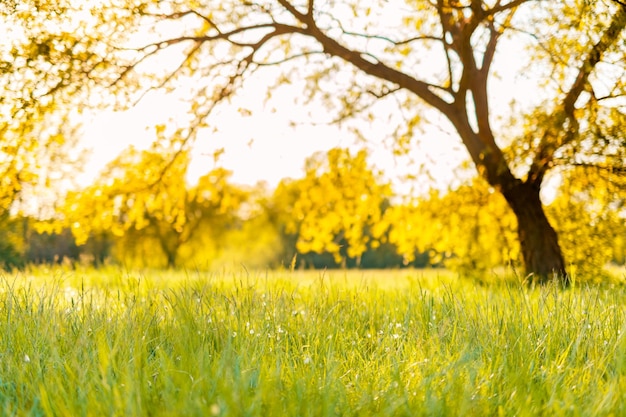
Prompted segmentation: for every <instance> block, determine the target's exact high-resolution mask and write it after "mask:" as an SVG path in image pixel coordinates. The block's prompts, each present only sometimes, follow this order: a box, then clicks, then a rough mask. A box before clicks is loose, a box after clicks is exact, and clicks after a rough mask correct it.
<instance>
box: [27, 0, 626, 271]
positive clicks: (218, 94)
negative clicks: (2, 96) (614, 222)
mask: <svg viewBox="0 0 626 417" xmlns="http://www.w3.org/2000/svg"><path fill="white" fill-rule="evenodd" d="M43 4H45V3H43ZM81 7H83V8H90V10H89V12H90V13H88V12H86V11H82V13H78V14H76V15H77V16H80V17H81V18H82V19H83V25H84V26H81V27H80V30H77V31H75V33H71V32H70V33H69V34H68V33H67V31H65V30H60V29H48V28H47V26H42V28H43V29H41V30H40V31H41V32H42V33H45V35H46V36H45V37H44V38H43V39H37V40H36V42H33V41H31V40H30V39H27V41H26V44H27V45H29V48H32V47H33V45H34V46H36V47H37V48H36V49H37V50H38V51H39V52H38V54H39V55H38V56H43V57H46V58H49V59H45V60H44V61H45V63H41V65H38V68H42V67H44V68H46V71H47V74H50V75H49V76H48V77H47V80H51V81H49V82H50V83H51V84H47V85H46V88H47V87H48V86H49V85H52V86H54V85H55V83H54V81H55V80H60V81H59V82H60V85H63V86H68V85H71V86H75V88H82V86H83V85H84V86H85V88H91V87H92V86H94V85H100V86H110V85H114V86H115V87H117V91H124V92H126V93H127V94H129V95H130V97H131V99H132V98H136V97H140V96H141V95H142V94H143V93H145V92H146V91H147V90H149V89H151V88H159V87H168V88H174V87H177V86H178V87H180V86H181V85H182V84H181V83H180V81H181V80H183V79H190V80H191V81H192V84H191V85H190V84H187V86H186V87H185V88H186V89H187V91H188V93H189V95H190V97H194V100H193V104H192V106H191V109H190V110H191V113H192V114H193V115H194V116H195V122H192V123H191V124H190V128H189V129H188V130H187V131H186V137H188V138H191V137H193V133H194V131H195V128H197V127H199V126H201V125H202V122H203V121H205V119H206V117H207V116H208V114H209V113H210V112H211V110H212V109H213V108H214V106H215V104H216V103H217V102H220V101H222V100H224V99H227V98H230V97H232V95H233V94H234V93H235V92H236V91H238V89H239V88H240V87H242V86H244V81H245V80H246V79H247V78H249V77H250V76H252V75H253V73H254V72H257V71H259V70H260V69H263V68H265V67H267V66H271V65H280V66H281V68H283V70H284V71H285V72H284V74H283V75H284V77H283V78H280V77H279V81H280V80H305V83H304V84H305V85H304V88H305V89H306V93H305V96H309V97H310V98H311V99H314V98H315V97H317V98H319V99H321V100H322V102H324V103H325V104H326V105H327V106H329V107H333V106H336V108H338V109H339V111H338V118H337V119H338V120H343V119H345V118H348V117H351V116H355V115H359V114H362V115H364V116H365V119H366V120H367V119H368V115H371V117H372V118H375V116H374V114H375V113H374V112H370V113H368V110H372V109H374V110H376V111H379V110H380V109H381V108H385V107H386V106H390V105H394V104H397V105H398V106H399V107H398V112H397V117H395V118H393V117H392V118H391V119H390V121H391V122H392V123H389V124H390V125H395V127H396V128H395V129H394V128H392V132H391V135H392V136H393V137H394V138H396V139H397V141H398V144H399V145H400V146H403V145H405V144H406V142H408V141H410V140H411V138H412V137H413V136H414V134H415V130H414V129H415V128H416V127H417V126H419V124H420V122H422V121H424V120H425V119H428V118H429V117H424V116H425V115H429V113H428V111H427V110H425V109H432V110H435V111H436V112H438V113H439V114H441V115H442V116H443V117H444V118H445V119H446V120H447V122H448V126H446V128H447V127H451V128H452V129H453V130H454V131H456V133H457V134H458V136H459V138H460V140H461V141H462V143H463V144H464V146H465V148H466V149H467V151H468V153H469V154H470V156H471V159H472V160H473V162H474V164H475V165H476V168H477V170H478V172H479V173H480V175H481V176H483V177H484V178H485V179H486V180H487V181H488V183H489V184H490V185H491V186H492V187H493V188H494V189H495V190H497V191H498V192H500V193H502V195H503V196H504V198H505V199H506V201H507V203H508V205H509V206H510V207H511V209H512V211H513V212H514V214H515V216H516V219H517V229H518V239H519V243H520V247H521V253H522V257H523V260H524V263H525V267H526V271H527V272H528V273H529V274H532V276H534V277H536V278H537V279H538V280H539V281H541V282H543V281H546V280H547V279H549V278H550V277H552V276H553V274H556V276H559V277H561V278H562V279H564V280H567V278H566V273H565V261H564V259H563V256H562V251H561V248H560V246H559V243H558V239H557V234H556V232H555V230H554V228H553V227H552V225H551V224H550V222H549V221H548V218H547V217H546V215H545V211H544V208H543V205H542V203H541V200H540V196H539V192H540V190H541V187H542V184H543V182H544V179H545V177H546V174H548V172H549V171H550V170H551V169H552V168H553V167H554V166H557V165H559V164H569V163H572V162H574V163H579V162H580V163H585V164H587V165H597V166H599V167H600V169H614V170H615V171H616V172H621V170H623V168H624V161H625V160H626V158H624V156H625V155H624V152H626V151H624V149H626V147H625V146H624V136H623V133H622V129H621V128H620V126H623V125H624V117H623V116H624V112H623V107H622V105H621V102H620V100H619V97H622V96H623V93H624V86H625V82H624V80H625V77H624V65H623V54H624V46H623V29H624V26H626V7H625V6H624V5H623V3H622V2H619V1H610V0H599V1H595V2H589V1H586V0H565V1H558V2H555V1H534V0H432V1H421V0H420V1H414V0H406V1H398V2H394V3H391V4H390V3H389V2H388V1H387V0H380V1H372V2H369V3H367V4H364V3H363V2H357V1H348V0H346V1H343V2H334V1H320V0H317V1H315V0H308V1H306V2H305V1H298V2H295V1H293V2H292V1H289V0H275V1H268V2H262V3H258V2H249V1H243V2H242V1H235V0H227V1H208V2H202V3H197V2H191V1H159V2H153V1H141V0H126V1H122V2H115V3H109V2H104V1H103V2H96V3H87V4H85V5H84V6H81ZM85 16H90V18H89V19H87V18H86V17H85ZM79 20H80V19H79ZM72 21H73V20H72ZM60 27H61V28H64V27H66V26H63V25H61V26H60ZM87 28H88V29H87ZM61 32H63V33H61ZM42 40H43V41H42ZM512 42H521V43H523V44H525V45H527V46H528V48H529V49H530V52H529V54H528V56H529V61H528V63H527V65H528V67H525V66H524V64H521V66H517V65H511V63H510V62H506V64H507V65H502V66H500V67H498V66H497V64H498V60H499V57H500V53H499V52H501V51H502V49H503V48H507V47H510V46H511V45H512ZM41 51H43V52H45V53H41ZM76 56H80V59H76V58H75V57H76ZM68 57H69V58H68ZM163 57H167V65H160V66H158V65H150V63H151V62H152V63H160V64H163V62H164V61H163V59H161V61H159V58H163ZM57 58H58V61H57ZM151 59H154V61H151ZM297 61H305V62H306V65H302V64H301V63H297ZM76 63H79V64H80V65H78V64H76ZM83 63H84V64H83ZM296 63H297V64H296ZM44 64H45V65H44ZM292 64H293V65H292ZM530 66H532V68H533V71H531V70H530ZM157 67H158V68H160V70H159V71H155V70H154V68H157ZM495 68H499V70H500V71H504V72H509V71H514V72H516V73H522V72H523V73H525V74H526V75H529V74H533V75H535V76H536V81H537V82H536V88H537V92H538V94H537V95H536V96H535V99H536V100H537V101H539V102H538V103H537V102H529V103H525V105H524V106H520V107H518V108H516V109H514V110H515V114H514V115H515V118H516V119H517V120H520V121H522V122H523V123H521V125H525V126H526V128H525V129H523V127H524V126H519V125H520V123H515V120H511V121H508V122H506V121H505V122H504V123H503V122H502V121H499V120H498V117H497V116H502V114H498V107H500V106H501V104H500V103H502V102H503V101H506V100H508V99H509V98H510V97H508V95H507V93H506V91H505V90H504V89H502V90H498V91H494V90H493V88H490V85H493V84H492V83H493V80H494V74H495ZM46 91H48V92H49V93H50V94H52V93H54V92H55V90H54V88H51V89H50V88H47V90H46ZM92 97H93V96H92ZM533 109H534V110H533ZM511 125H513V126H518V127H521V129H519V131H520V132H521V133H520V134H518V135H515V134H514V132H512V131H511V129H510V128H508V126H511Z"/></svg>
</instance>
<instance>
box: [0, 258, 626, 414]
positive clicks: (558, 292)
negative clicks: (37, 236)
mask: <svg viewBox="0 0 626 417" xmlns="http://www.w3.org/2000/svg"><path fill="white" fill-rule="evenodd" d="M625 306H626V289H625V288H623V287H621V286H605V287H602V286H593V287H592V286H577V287H575V288H570V289H567V290H562V289H559V288H557V287H545V288H534V289H528V288H526V287H523V286H521V285H516V284H514V283H508V284H506V285H500V286H493V285H477V284H475V283H473V282H471V281H466V280H460V279H456V278H454V277H452V276H447V275H443V274H441V275H440V274H439V273H437V272H433V273H431V274H424V273H422V272H419V271H401V272H399V271H396V272H389V271H387V272H386V271H378V272H351V273H346V272H340V271H336V272H308V273H304V272H261V273H249V272H247V271H245V270H241V271H236V272H222V273H214V274H209V273H206V274H205V273H198V272H194V273H191V272H187V273H185V272H159V271H148V272H144V273H138V272H131V271H122V270H115V269H108V270H101V271H96V270H71V271H70V270H62V269H51V270H45V269H38V270H30V271H28V272H24V273H16V274H9V275H4V276H2V278H1V282H0V414H2V415H49V416H52V415H59V416H63V415H67V416H81V415H82V416H92V415H94V416H95V415H98V416H100V415H124V416H131V415H150V416H168V415H172V416H173V415H187V416H193V415H202V416H211V415H214V416H268V415H281V416H282V415H285V416H331V415H348V416H376V415H380V416H444V415H445V416H449V415H469V416H472V415H476V416H485V415H506V416H509V415H519V416H524V415H528V416H531V415H532V416H536V415H546V416H548V415H549V416H559V415H567V416H578V415H580V416H587V415H589V416H592V415H593V416H599V415H626V400H625V399H624V396H623V393H624V392H626V337H625V335H624V333H625V332H626V312H625V308H626V307H625Z"/></svg>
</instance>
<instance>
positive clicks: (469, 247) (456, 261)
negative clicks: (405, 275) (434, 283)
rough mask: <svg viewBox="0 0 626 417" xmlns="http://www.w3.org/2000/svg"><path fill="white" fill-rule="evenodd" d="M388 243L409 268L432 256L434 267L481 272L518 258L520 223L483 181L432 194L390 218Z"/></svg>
mask: <svg viewBox="0 0 626 417" xmlns="http://www.w3.org/2000/svg"><path fill="white" fill-rule="evenodd" d="M385 222H386V223H387V224H389V225H390V230H389V242H391V243H393V244H394V245H396V247H397V248H398V253H400V254H402V255H403V256H404V257H405V260H406V262H411V261H413V259H414V257H415V254H416V252H426V251H429V252H430V254H431V262H432V263H440V262H442V261H443V262H445V264H446V265H447V266H449V267H452V268H455V269H460V270H481V269H485V268H491V267H495V266H498V265H503V264H509V263H510V262H515V261H517V259H518V258H519V246H518V243H517V233H516V221H515V217H514V215H513V214H512V212H511V211H510V209H509V207H508V206H507V204H506V202H505V201H504V199H503V198H502V197H501V196H500V195H499V194H497V193H495V192H494V191H493V190H492V189H491V188H490V187H489V186H488V185H487V184H486V183H485V182H484V181H483V180H482V179H475V180H474V181H473V182H472V183H471V184H466V185H463V186H461V187H459V188H458V189H456V190H452V191H449V192H448V193H447V194H445V195H441V194H440V193H439V192H437V191H432V192H431V193H430V194H429V195H428V196H426V197H423V198H419V199H417V201H415V202H414V203H411V204H405V205H399V206H395V207H392V208H390V209H389V210H387V212H386V213H385Z"/></svg>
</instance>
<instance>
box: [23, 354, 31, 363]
mask: <svg viewBox="0 0 626 417" xmlns="http://www.w3.org/2000/svg"><path fill="white" fill-rule="evenodd" d="M24 362H26V363H30V356H28V355H27V354H24Z"/></svg>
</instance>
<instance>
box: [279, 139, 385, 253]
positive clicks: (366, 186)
mask: <svg viewBox="0 0 626 417" xmlns="http://www.w3.org/2000/svg"><path fill="white" fill-rule="evenodd" d="M390 197H391V188H390V186H389V185H388V184H384V183H382V182H381V180H380V176H379V174H378V173H376V172H374V171H373V170H372V168H370V167H369V166H368V163H367V152H366V151H359V152H357V153H356V155H352V154H351V153H350V151H349V150H347V149H340V148H336V149H331V150H330V151H329V152H328V153H326V154H317V155H315V156H313V157H312V158H309V159H308V160H307V163H306V174H305V177H304V178H302V179H300V180H297V181H292V182H287V181H283V182H281V184H280V185H279V187H278V189H277V190H276V193H275V195H274V199H275V201H277V202H278V204H279V206H280V207H282V208H283V209H284V210H286V211H287V212H286V213H284V215H285V223H286V231H287V232H288V233H290V234H297V235H298V241H297V243H296V246H297V249H298V251H300V252H301V253H307V252H316V253H322V252H328V253H330V254H332V255H333V257H334V258H335V260H336V261H337V262H342V261H343V260H345V258H346V257H349V258H357V259H358V258H359V257H360V256H361V255H362V254H363V253H364V252H365V251H366V250H367V248H368V246H369V245H370V244H371V242H372V241H376V240H377V239H379V238H381V237H382V234H383V233H384V228H381V227H380V224H381V221H382V215H383V209H384V206H385V205H386V204H387V201H388V199H389V198H390Z"/></svg>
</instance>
